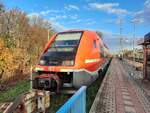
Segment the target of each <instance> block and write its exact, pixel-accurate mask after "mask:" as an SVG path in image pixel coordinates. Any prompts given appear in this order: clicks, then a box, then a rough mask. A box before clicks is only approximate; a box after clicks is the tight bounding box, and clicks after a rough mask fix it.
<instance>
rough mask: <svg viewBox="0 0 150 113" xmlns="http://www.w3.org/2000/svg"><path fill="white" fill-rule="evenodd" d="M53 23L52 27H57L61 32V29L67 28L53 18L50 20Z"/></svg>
mask: <svg viewBox="0 0 150 113" xmlns="http://www.w3.org/2000/svg"><path fill="white" fill-rule="evenodd" d="M49 21H50V22H51V24H52V28H53V29H55V30H56V31H58V32H61V31H65V30H67V29H66V28H65V27H64V26H63V25H61V24H60V23H59V22H56V21H52V20H49Z"/></svg>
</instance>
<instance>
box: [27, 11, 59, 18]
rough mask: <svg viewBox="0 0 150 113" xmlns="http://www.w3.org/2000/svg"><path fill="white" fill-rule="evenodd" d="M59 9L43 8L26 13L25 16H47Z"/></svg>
mask: <svg viewBox="0 0 150 113" xmlns="http://www.w3.org/2000/svg"><path fill="white" fill-rule="evenodd" d="M59 12H60V11H59V10H53V9H50V10H45V11H41V12H33V13H30V14H28V15H27V17H32V16H47V15H48V14H50V13H59Z"/></svg>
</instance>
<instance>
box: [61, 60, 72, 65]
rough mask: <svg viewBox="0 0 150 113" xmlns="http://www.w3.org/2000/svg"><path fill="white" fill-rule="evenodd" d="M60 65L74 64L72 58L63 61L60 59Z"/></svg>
mask: <svg viewBox="0 0 150 113" xmlns="http://www.w3.org/2000/svg"><path fill="white" fill-rule="evenodd" d="M62 65H63V66H72V65H74V61H73V60H65V61H62Z"/></svg>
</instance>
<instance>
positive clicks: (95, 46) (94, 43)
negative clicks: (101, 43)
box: [93, 40, 97, 48]
mask: <svg viewBox="0 0 150 113" xmlns="http://www.w3.org/2000/svg"><path fill="white" fill-rule="evenodd" d="M93 45H94V48H97V45H96V40H94V42H93Z"/></svg>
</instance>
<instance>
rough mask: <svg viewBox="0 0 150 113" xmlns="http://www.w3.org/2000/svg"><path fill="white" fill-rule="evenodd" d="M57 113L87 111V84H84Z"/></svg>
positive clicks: (80, 112)
mask: <svg viewBox="0 0 150 113" xmlns="http://www.w3.org/2000/svg"><path fill="white" fill-rule="evenodd" d="M56 113H86V86H82V87H81V88H80V89H79V90H78V91H77V92H76V93H75V94H74V95H73V96H72V97H71V98H70V99H69V100H68V101H67V102H66V103H65V104H64V105H63V106H62V107H61V108H60V109H59V110H58V111H57V112H56Z"/></svg>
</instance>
